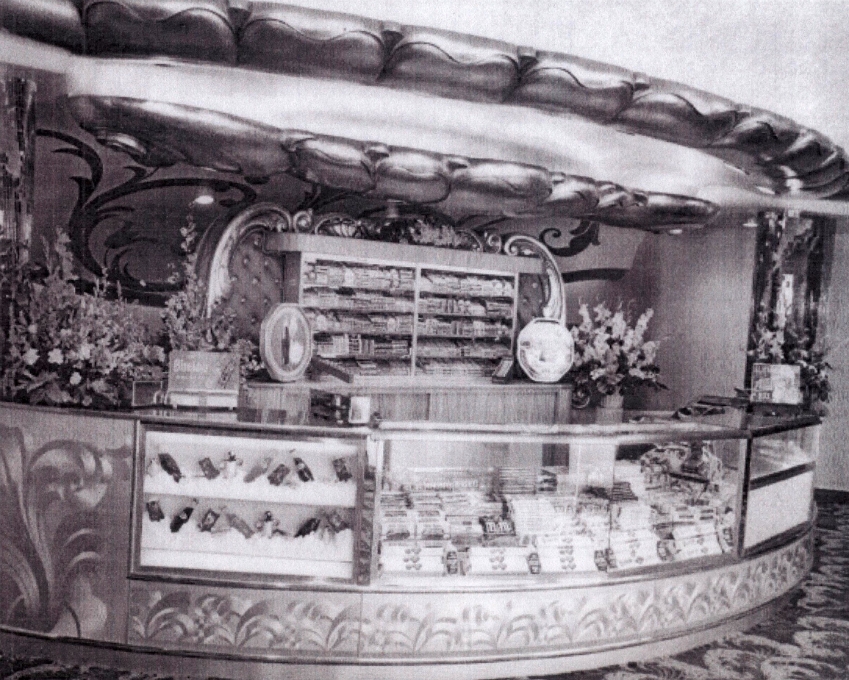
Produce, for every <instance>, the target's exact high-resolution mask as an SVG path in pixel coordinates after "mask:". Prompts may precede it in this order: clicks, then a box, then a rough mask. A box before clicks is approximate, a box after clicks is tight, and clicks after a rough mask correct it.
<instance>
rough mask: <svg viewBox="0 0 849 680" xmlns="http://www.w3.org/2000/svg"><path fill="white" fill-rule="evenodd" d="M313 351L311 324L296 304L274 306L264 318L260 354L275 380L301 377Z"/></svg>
mask: <svg viewBox="0 0 849 680" xmlns="http://www.w3.org/2000/svg"><path fill="white" fill-rule="evenodd" d="M312 350H313V347H312V333H311V331H310V324H309V321H308V320H307V317H306V316H305V315H304V313H303V312H302V311H301V308H300V307H298V305H295V304H285V303H284V304H280V305H277V306H276V307H274V309H272V310H271V311H270V312H269V313H268V314H267V315H266V317H265V319H263V321H262V326H261V327H260V332H259V353H260V356H261V357H262V363H263V364H265V368H266V370H268V373H269V375H270V376H271V377H272V378H274V379H275V380H279V381H281V382H292V381H293V380H299V379H300V378H302V377H303V375H304V373H305V372H306V370H307V366H309V363H310V360H311V359H312Z"/></svg>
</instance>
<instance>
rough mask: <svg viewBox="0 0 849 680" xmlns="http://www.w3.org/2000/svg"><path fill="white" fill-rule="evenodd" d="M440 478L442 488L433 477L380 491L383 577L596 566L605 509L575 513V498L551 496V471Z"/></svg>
mask: <svg viewBox="0 0 849 680" xmlns="http://www.w3.org/2000/svg"><path fill="white" fill-rule="evenodd" d="M441 473H442V474H443V475H444V483H443V484H441V485H440V484H439V483H438V482H435V481H434V480H435V479H436V477H435V476H431V477H430V482H429V483H424V484H422V483H419V484H416V482H415V481H413V483H407V484H395V483H392V482H390V483H389V484H388V485H387V486H388V487H389V488H385V489H384V491H383V493H382V495H381V513H380V517H381V550H380V566H381V570H382V571H383V572H384V573H393V572H394V573H399V572H400V573H419V574H430V575H434V574H447V575H455V574H456V575H465V574H475V575H478V574H529V573H531V574H539V573H562V572H571V571H585V570H592V571H596V570H597V569H598V568H599V567H598V561H597V560H596V554H597V553H598V552H599V551H603V549H604V547H605V546H606V532H607V508H606V505H605V504H604V502H603V501H596V502H595V503H594V504H593V503H590V504H588V506H587V507H585V508H583V510H582V512H581V513H578V512H577V510H576V504H575V502H574V499H570V498H566V497H565V496H557V495H556V494H554V493H552V492H553V491H554V490H556V482H553V481H552V480H556V474H555V473H554V472H553V471H552V470H551V469H547V470H544V471H539V473H538V472H537V471H535V470H533V469H525V468H523V469H508V468H503V469H501V470H499V471H497V472H495V473H493V472H492V471H489V472H487V473H486V474H484V475H481V476H480V477H477V478H476V477H475V476H474V473H473V472H472V471H468V470H464V471H459V470H444V471H441ZM419 482H421V480H419ZM422 486H431V487H434V486H437V487H438V486H442V487H443V488H421V487H422ZM393 487H395V488H393ZM538 492H539V493H538Z"/></svg>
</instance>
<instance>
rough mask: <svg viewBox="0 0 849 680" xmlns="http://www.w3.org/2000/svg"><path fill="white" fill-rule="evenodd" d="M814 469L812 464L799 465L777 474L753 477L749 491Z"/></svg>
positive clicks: (779, 471)
mask: <svg viewBox="0 0 849 680" xmlns="http://www.w3.org/2000/svg"><path fill="white" fill-rule="evenodd" d="M815 467H816V465H815V464H814V463H813V462H807V463H800V464H798V465H793V466H792V467H789V468H787V469H785V470H778V471H777V472H770V473H768V474H765V475H761V476H760V477H755V478H753V479H752V480H751V481H750V482H749V491H754V490H755V489H761V488H763V487H765V486H769V485H770V484H775V483H776V482H783V481H784V480H785V479H790V478H791V477H796V476H797V475H803V474H805V473H806V472H813V471H814V468H815Z"/></svg>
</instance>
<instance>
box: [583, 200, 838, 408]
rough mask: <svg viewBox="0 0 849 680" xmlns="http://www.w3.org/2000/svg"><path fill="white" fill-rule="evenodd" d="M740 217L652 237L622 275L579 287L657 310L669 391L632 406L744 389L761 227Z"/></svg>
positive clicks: (589, 295)
mask: <svg viewBox="0 0 849 680" xmlns="http://www.w3.org/2000/svg"><path fill="white" fill-rule="evenodd" d="M735 219H736V220H739V218H735V217H734V216H733V215H729V216H728V217H727V218H726V220H728V221H719V222H717V223H716V224H715V225H713V226H710V227H706V228H704V229H701V230H696V231H691V232H685V233H684V234H681V235H679V236H673V235H668V234H657V235H649V236H647V237H646V239H645V240H644V241H643V243H642V244H641V246H640V248H639V249H638V250H637V254H636V257H635V259H634V265H633V267H632V268H631V270H630V271H629V272H628V274H627V275H626V276H624V277H623V278H622V279H621V280H619V281H617V282H607V283H605V284H604V285H601V286H599V285H595V286H590V285H588V284H584V285H583V290H581V289H579V288H577V287H573V288H572V293H571V295H572V296H573V297H574V296H577V297H583V299H584V300H585V301H587V302H588V303H590V304H591V305H592V304H593V303H594V302H595V300H597V299H603V300H606V301H607V302H608V304H611V305H613V304H616V303H617V301H619V300H622V301H624V302H628V301H630V300H634V301H635V302H636V304H637V310H638V311H642V310H643V309H645V308H647V307H651V308H653V309H654V312H655V313H654V317H653V318H652V320H651V322H650V324H649V330H648V334H647V337H648V338H649V339H659V340H660V341H661V346H660V350H659V352H658V363H659V364H660V367H661V381H662V382H663V383H664V384H665V385H667V387H668V388H669V389H668V390H662V391H658V392H655V391H652V390H649V389H646V390H643V391H641V392H640V394H639V395H637V398H635V399H632V400H629V402H628V403H627V404H626V405H630V406H635V407H636V406H641V407H645V408H656V409H664V410H665V409H675V408H678V407H680V406H682V405H683V404H685V403H686V402H687V401H688V400H690V399H692V398H694V397H697V396H699V395H702V394H717V395H729V396H731V395H733V394H734V388H735V387H739V388H742V387H743V378H744V375H745V368H746V344H747V336H748V329H749V320H750V314H751V290H752V281H753V274H754V263H755V240H756V233H755V230H750V229H741V228H740V225H739V223H738V222H735V223H734V224H730V223H729V222H730V221H732V220H735ZM847 275H848V276H849V271H848V272H847ZM573 308H574V311H575V312H576V310H577V308H576V307H575V306H574V305H573ZM571 316H572V314H570V317H571ZM847 319H849V317H847Z"/></svg>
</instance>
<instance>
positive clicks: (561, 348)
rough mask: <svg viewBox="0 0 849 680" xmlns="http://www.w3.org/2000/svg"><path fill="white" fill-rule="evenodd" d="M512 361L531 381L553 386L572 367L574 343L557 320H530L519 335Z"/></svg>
mask: <svg viewBox="0 0 849 680" xmlns="http://www.w3.org/2000/svg"><path fill="white" fill-rule="evenodd" d="M516 347H517V349H516V358H517V359H518V361H519V365H520V366H521V367H522V370H523V371H525V373H526V374H527V376H528V377H529V378H530V379H531V380H533V381H534V382H543V383H554V382H557V381H558V380H560V379H561V378H562V377H563V376H564V375H566V372H567V371H568V370H569V369H570V368H571V367H572V362H573V361H574V359H575V342H574V340H573V339H572V334H571V333H570V332H569V330H568V329H567V328H566V326H564V325H563V324H562V323H561V322H560V321H559V320H557V319H532V320H531V321H530V322H529V323H528V325H527V326H525V327H524V328H523V329H522V330H521V332H520V333H519V338H518V340H517V341H516Z"/></svg>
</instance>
